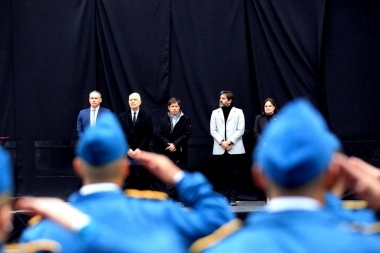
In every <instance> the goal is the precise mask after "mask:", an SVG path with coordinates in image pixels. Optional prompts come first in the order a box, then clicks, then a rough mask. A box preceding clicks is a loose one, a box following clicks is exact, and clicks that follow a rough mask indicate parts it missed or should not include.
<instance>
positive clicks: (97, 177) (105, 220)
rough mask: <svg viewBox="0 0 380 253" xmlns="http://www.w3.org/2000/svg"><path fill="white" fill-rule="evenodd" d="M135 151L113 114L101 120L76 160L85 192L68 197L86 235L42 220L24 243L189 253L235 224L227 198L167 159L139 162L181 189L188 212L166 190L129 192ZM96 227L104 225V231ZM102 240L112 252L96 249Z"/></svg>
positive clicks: (143, 155)
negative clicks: (196, 243) (203, 240)
mask: <svg viewBox="0 0 380 253" xmlns="http://www.w3.org/2000/svg"><path fill="white" fill-rule="evenodd" d="M128 148H129V147H128V144H127V143H126V141H125V138H124V135H123V131H122V128H121V126H120V125H119V123H118V121H117V118H116V117H115V116H114V115H113V114H108V115H104V116H103V117H102V118H101V119H99V121H98V122H97V124H96V125H95V126H93V127H91V128H89V129H88V130H87V131H86V132H85V133H84V134H83V136H82V137H81V139H80V141H79V142H78V145H77V147H76V155H77V156H76V158H75V159H74V161H73V166H74V170H75V171H76V173H77V174H78V175H79V176H80V177H81V178H82V181H83V187H82V188H81V189H80V190H79V191H78V192H76V193H74V194H72V195H71V196H70V198H69V201H70V203H71V205H72V206H74V207H75V208H77V209H78V210H80V211H81V212H83V213H84V214H85V215H83V216H81V217H80V218H78V219H75V218H74V219H73V224H72V226H73V228H75V230H76V231H80V233H79V236H78V235H77V234H75V233H71V232H69V231H68V230H66V229H65V228H63V227H61V226H59V225H58V224H57V223H55V222H54V221H52V220H49V219H43V220H42V221H40V222H39V223H37V224H36V225H34V226H31V227H29V228H28V229H26V230H25V231H24V233H23V234H22V236H21V241H22V242H28V241H30V240H34V239H36V238H48V239H52V240H55V241H57V242H59V243H60V244H61V247H62V251H61V252H63V253H64V252H78V253H79V252H80V253H84V252H91V253H93V252H165V253H167V252H187V249H188V247H189V246H190V244H191V243H192V242H194V241H195V240H197V239H198V238H200V237H202V236H205V235H207V234H210V233H212V232H213V231H214V230H215V229H217V228H218V227H219V226H221V225H223V224H225V223H226V222H229V221H231V220H232V219H233V214H232V213H231V212H230V209H229V206H228V205H227V203H226V202H225V201H224V200H223V197H222V196H221V195H219V194H217V193H215V192H213V191H212V187H211V185H210V184H209V183H208V182H207V180H206V179H205V178H204V177H203V176H202V175H201V174H200V173H187V172H183V171H182V170H180V169H179V168H178V167H177V166H176V165H175V164H173V163H172V161H170V160H169V159H168V158H167V157H165V156H163V155H158V154H153V153H149V152H143V151H141V152H139V154H137V155H136V156H135V159H136V160H137V161H138V162H139V163H141V164H142V165H144V166H145V167H146V168H147V169H148V170H149V171H150V172H151V173H153V174H155V175H156V176H157V177H158V178H160V179H161V180H163V181H165V182H166V183H168V184H174V185H175V186H176V187H177V190H178V194H179V195H180V196H181V198H182V199H183V202H184V203H185V204H186V206H188V207H189V209H185V208H182V207H181V206H179V205H177V204H176V203H175V202H173V201H172V200H168V197H167V195H166V194H165V193H161V192H153V191H139V190H127V191H126V195H125V194H124V193H123V191H122V190H121V186H122V185H123V182H124V179H125V177H126V176H127V175H128V173H129V163H128V160H127V159H126V158H125V153H126V151H127V150H128ZM57 202H58V203H59V201H57ZM47 206H49V205H47ZM60 211H62V210H59V209H57V210H56V212H58V213H59V212H60ZM91 221H92V222H91ZM91 224H98V228H99V229H98V228H97V226H92V225H91ZM96 233H101V235H100V236H97V234H96ZM110 235H114V236H110ZM83 238H85V239H83ZM120 242H127V244H126V245H127V246H126V247H124V249H123V251H120V248H118V247H119V245H120ZM102 243H105V244H107V243H110V244H111V249H110V250H109V251H104V250H103V248H102V247H101V246H96V245H102ZM112 247H113V248H112Z"/></svg>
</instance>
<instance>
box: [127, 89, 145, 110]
mask: <svg viewBox="0 0 380 253" xmlns="http://www.w3.org/2000/svg"><path fill="white" fill-rule="evenodd" d="M141 102H142V101H141V97H140V94H138V93H136V92H135V93H132V94H131V95H129V100H128V103H129V107H130V108H131V110H132V111H138V110H139V109H140V105H141Z"/></svg>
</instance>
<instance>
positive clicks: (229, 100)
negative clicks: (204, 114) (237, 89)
mask: <svg viewBox="0 0 380 253" xmlns="http://www.w3.org/2000/svg"><path fill="white" fill-rule="evenodd" d="M233 102H234V94H233V93H232V92H231V91H224V90H222V91H221V92H220V96H219V106H220V107H230V106H232V104H233Z"/></svg>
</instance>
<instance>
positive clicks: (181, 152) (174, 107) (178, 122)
mask: <svg viewBox="0 0 380 253" xmlns="http://www.w3.org/2000/svg"><path fill="white" fill-rule="evenodd" d="M168 110H169V112H168V115H167V116H165V117H164V118H163V119H162V120H161V123H160V130H159V132H158V136H157V137H158V140H159V142H160V145H161V151H162V153H164V154H165V155H166V156H168V157H169V158H170V159H171V160H172V161H173V162H174V163H175V164H177V165H178V166H179V167H180V168H181V169H187V166H186V164H187V141H188V140H189V138H190V135H191V121H190V118H189V117H188V116H186V115H185V114H183V112H182V111H181V101H180V100H179V99H177V98H171V99H170V100H169V101H168Z"/></svg>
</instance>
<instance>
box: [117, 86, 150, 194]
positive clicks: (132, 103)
mask: <svg viewBox="0 0 380 253" xmlns="http://www.w3.org/2000/svg"><path fill="white" fill-rule="evenodd" d="M141 102H142V101H141V97H140V94H138V93H132V94H131V95H129V101H128V103H129V107H130V110H128V111H125V112H122V113H120V114H119V121H120V124H121V126H122V128H123V131H124V133H125V136H126V140H127V142H128V143H129V145H130V148H129V149H128V151H127V155H128V158H129V159H130V162H131V175H130V177H129V179H127V181H126V184H125V187H126V188H135V189H139V190H147V189H150V178H149V174H148V173H147V172H146V171H145V170H144V169H143V168H141V166H140V165H139V164H138V163H137V162H136V161H135V160H134V159H135V157H136V155H137V154H138V153H139V152H141V151H149V143H150V141H151V139H152V135H153V123H152V116H151V115H150V114H149V113H148V112H146V111H144V110H141V109H140V105H141Z"/></svg>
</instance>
